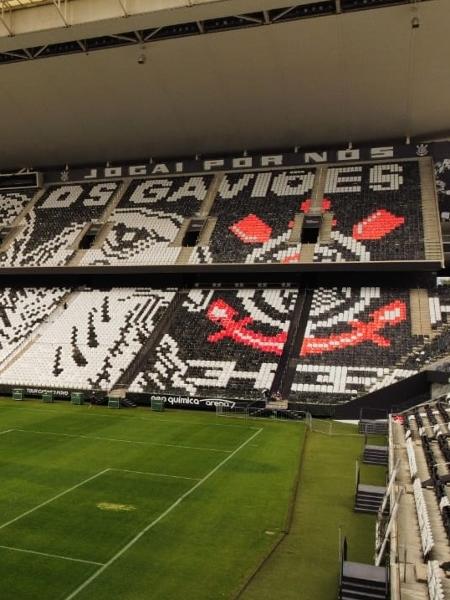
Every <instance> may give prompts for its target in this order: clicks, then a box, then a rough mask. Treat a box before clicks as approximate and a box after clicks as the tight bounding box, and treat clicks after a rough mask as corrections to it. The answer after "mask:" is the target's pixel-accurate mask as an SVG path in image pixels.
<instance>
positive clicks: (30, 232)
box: [0, 182, 119, 267]
mask: <svg viewBox="0 0 450 600" xmlns="http://www.w3.org/2000/svg"><path fill="white" fill-rule="evenodd" d="M118 187H119V183H117V182H107V183H95V184H93V183H90V184H82V185H81V184H77V185H75V184H73V185H58V186H52V187H50V188H48V189H47V190H46V193H45V194H44V195H43V196H42V198H40V199H39V200H38V201H37V203H36V204H35V205H34V207H33V208H32V209H31V211H30V212H29V213H27V214H26V215H25V218H24V220H23V226H22V229H21V230H20V232H19V233H18V234H17V235H16V237H15V238H14V240H13V242H12V244H11V245H10V246H9V247H8V248H7V249H6V250H5V251H4V252H0V266H3V267H30V266H34V267H41V266H63V265H66V264H67V263H68V262H69V260H70V259H71V258H72V257H73V256H74V255H75V252H76V250H77V247H76V245H75V242H76V241H77V238H79V236H80V235H81V234H82V232H83V229H84V227H85V226H86V225H87V224H89V223H91V222H92V221H93V220H95V219H98V218H99V217H100V216H101V214H102V213H103V211H104V210H105V207H106V205H107V204H108V202H109V201H110V200H111V198H112V197H113V195H114V194H115V192H116V191H117V189H118Z"/></svg>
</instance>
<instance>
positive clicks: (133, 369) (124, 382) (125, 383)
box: [113, 292, 185, 392]
mask: <svg viewBox="0 0 450 600" xmlns="http://www.w3.org/2000/svg"><path fill="white" fill-rule="evenodd" d="M184 295H185V294H184V293H183V292H177V293H176V294H175V296H174V297H173V299H172V301H171V303H170V304H169V305H168V307H167V309H166V310H165V312H164V314H163V315H162V317H161V319H160V320H159V322H158V324H157V325H156V327H155V328H154V329H153V331H152V333H151V335H150V336H149V337H148V338H147V340H144V341H143V344H142V346H141V348H140V350H139V352H138V353H137V354H136V356H135V357H134V360H133V361H132V362H131V363H130V364H129V365H128V367H127V368H126V369H125V371H124V372H123V374H122V375H121V377H120V378H119V379H118V380H117V381H116V383H115V385H114V386H113V392H114V390H119V389H120V390H124V391H126V390H127V389H128V387H129V385H130V384H131V382H132V381H133V380H134V379H135V377H136V375H137V374H138V373H139V372H140V371H141V370H142V367H143V365H144V364H145V363H146V361H147V358H148V355H149V354H150V352H151V351H152V350H153V348H155V347H156V346H157V345H158V344H159V342H160V340H161V338H162V336H163V335H164V333H165V331H166V330H167V328H168V326H169V323H170V320H171V318H172V316H173V315H174V313H175V311H176V310H177V308H178V306H179V305H180V304H181V303H182V302H183V300H184Z"/></svg>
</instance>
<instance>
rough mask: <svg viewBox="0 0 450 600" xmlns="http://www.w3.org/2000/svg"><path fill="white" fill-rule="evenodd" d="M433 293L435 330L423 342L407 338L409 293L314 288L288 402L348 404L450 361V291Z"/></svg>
mask: <svg viewBox="0 0 450 600" xmlns="http://www.w3.org/2000/svg"><path fill="white" fill-rule="evenodd" d="M431 293H432V296H431V297H430V303H429V305H430V316H431V320H432V323H433V322H434V323H435V325H436V327H435V333H434V335H433V336H431V337H427V336H424V335H413V334H412V333H411V316H410V299H409V295H410V294H409V290H406V289H399V288H380V287H361V288H350V287H342V288H339V287H333V288H316V289H315V290H314V293H313V297H312V303H311V307H310V311H309V317H308V321H307V324H306V329H305V334H304V339H303V344H302V347H301V348H300V350H299V356H298V358H297V364H296V371H295V375H294V378H293V383H292V386H291V393H290V398H291V400H296V401H300V402H311V403H341V402H347V401H349V400H351V399H354V398H356V397H358V396H360V395H363V394H365V393H368V392H371V391H375V390H377V389H380V388H382V387H385V386H387V385H390V384H392V383H395V382H397V381H399V380H401V379H404V378H406V377H410V376H412V375H414V374H415V373H417V372H418V371H419V370H421V369H422V368H424V366H426V365H427V364H430V363H431V362H433V361H434V360H437V359H439V358H442V357H444V356H446V355H448V348H449V347H450V310H449V309H450V301H449V299H448V298H449V295H450V288H449V287H444V286H441V287H438V288H435V289H433V290H432V292H431ZM431 310H433V311H434V317H433V316H432V315H431ZM437 314H438V315H439V320H437V319H436V315H437ZM433 319H434V321H433Z"/></svg>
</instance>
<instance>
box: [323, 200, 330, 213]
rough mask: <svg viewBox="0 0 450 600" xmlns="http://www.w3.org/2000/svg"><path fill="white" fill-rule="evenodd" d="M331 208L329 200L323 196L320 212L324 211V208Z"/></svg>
mask: <svg viewBox="0 0 450 600" xmlns="http://www.w3.org/2000/svg"><path fill="white" fill-rule="evenodd" d="M330 208H331V200H330V199H329V198H324V199H323V200H322V212H325V211H326V210H330Z"/></svg>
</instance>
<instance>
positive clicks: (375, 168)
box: [0, 159, 425, 267]
mask: <svg viewBox="0 0 450 600" xmlns="http://www.w3.org/2000/svg"><path fill="white" fill-rule="evenodd" d="M315 182H316V169H315V168H302V169H289V170H266V171H263V172H259V173H258V172H255V173H239V172H233V173H225V174H224V175H223V176H222V177H221V179H220V185H219V187H218V190H217V192H216V196H215V198H214V199H213V200H214V201H213V203H212V206H211V207H210V209H209V217H211V218H212V219H214V228H213V231H212V233H211V237H210V239H209V242H208V244H207V245H206V246H199V245H196V246H195V247H194V248H193V251H192V253H191V255H190V258H189V262H190V263H191V264H215V263H247V264H254V263H265V264H267V263H281V264H289V263H291V262H298V261H299V260H300V256H301V244H300V243H299V237H298V236H299V233H300V232H299V231H296V235H295V237H294V241H293V243H291V241H290V240H291V234H292V230H293V228H294V224H295V223H296V220H295V219H296V217H297V223H299V220H298V218H299V217H300V215H301V214H302V213H303V215H307V214H308V213H309V212H310V211H311V207H312V206H313V202H312V200H311V196H312V194H313V190H314V185H315ZM212 183H213V175H199V176H176V177H164V178H156V179H133V180H132V181H131V182H130V183H128V184H124V188H126V189H124V193H123V196H122V198H121V200H120V202H119V204H118V206H117V207H116V208H115V209H114V210H113V211H112V214H111V215H110V217H109V218H108V225H107V227H108V231H107V233H106V231H105V233H106V235H105V238H104V239H103V241H102V242H101V243H100V244H99V247H94V248H90V249H88V250H86V251H85V252H84V253H83V255H82V256H81V264H83V265H100V266H101V265H104V266H108V265H121V264H138V265H145V264H175V263H176V261H177V259H178V257H179V255H180V251H181V240H180V239H177V236H178V234H179V233H180V228H181V227H182V225H183V224H184V223H186V220H187V219H191V218H194V217H198V215H199V211H200V207H201V206H202V203H203V202H204V200H205V199H206V198H207V195H208V193H211V194H212V193H214V190H215V188H213V189H212V188H211V184H212ZM122 184H123V182H121V181H115V182H104V183H83V184H65V185H55V186H51V187H50V188H48V189H47V190H46V191H45V193H44V195H43V197H42V198H40V199H39V200H38V202H37V203H36V205H35V206H34V207H33V208H32V209H31V210H30V212H29V213H28V214H27V215H25V217H24V219H23V222H22V225H23V227H22V229H21V231H20V232H19V233H18V234H17V235H16V237H15V239H14V241H13V243H12V244H11V245H10V246H9V247H8V248H7V249H6V250H5V251H4V252H2V253H0V265H3V266H10V267H23V266H62V265H66V264H67V263H68V262H69V261H70V260H71V258H72V257H73V256H74V255H75V252H76V251H77V244H78V242H79V238H80V236H81V234H82V233H83V229H84V228H85V227H87V226H88V225H89V224H90V223H91V222H92V221H94V220H99V219H100V217H102V216H103V213H104V211H105V209H106V207H107V206H108V203H109V202H110V201H111V200H112V198H113V196H114V195H115V193H116V192H117V190H118V189H119V187H120V186H121V185H122ZM324 194H325V197H324V198H323V200H322V202H321V203H320V207H321V208H320V212H321V213H322V214H324V213H329V214H330V215H331V216H332V219H331V223H332V224H331V227H332V229H331V231H329V232H328V234H329V239H328V241H324V239H322V237H321V239H320V241H318V242H317V243H316V244H315V246H314V253H313V261H314V262H316V263H319V262H349V261H350V262H355V261H356V262H370V261H386V260H412V259H416V260H419V259H424V258H425V254H424V245H423V236H424V234H423V225H422V214H421V210H422V209H421V183H420V172H419V165H418V161H417V160H416V159H412V160H410V161H404V162H392V163H385V164H376V163H372V164H370V163H369V164H360V165H355V166H351V165H343V166H339V167H329V168H328V169H327V172H326V178H325V182H324ZM3 196H4V202H3V203H2V198H3ZM3 196H0V206H1V208H0V222H1V220H2V218H3V222H4V223H5V224H6V223H8V221H10V220H11V219H12V218H13V216H14V215H15V216H17V214H18V212H19V211H20V210H21V207H23V205H24V204H25V203H26V200H27V198H29V197H30V194H28V195H27V193H25V192H23V191H21V192H17V193H15V194H6V195H3ZM2 210H3V211H4V213H5V215H4V217H3V215H2V213H1V211H2ZM325 237H326V236H325Z"/></svg>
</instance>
